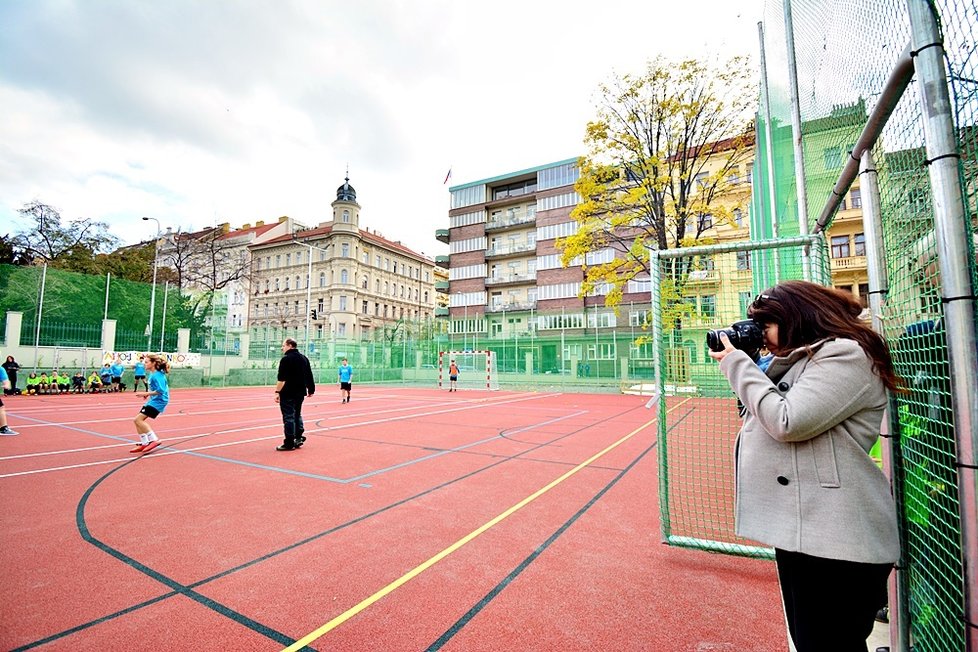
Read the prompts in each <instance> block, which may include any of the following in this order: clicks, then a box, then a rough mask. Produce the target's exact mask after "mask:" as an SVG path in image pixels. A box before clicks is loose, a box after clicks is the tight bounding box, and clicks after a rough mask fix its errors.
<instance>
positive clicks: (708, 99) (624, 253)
mask: <svg viewBox="0 0 978 652" xmlns="http://www.w3.org/2000/svg"><path fill="white" fill-rule="evenodd" d="M756 102H757V91H756V86H755V83H754V81H753V77H752V71H751V69H750V67H749V62H748V61H747V60H746V59H744V58H742V57H735V58H732V59H730V60H728V61H726V62H725V63H723V64H718V65H711V64H709V63H707V62H704V61H698V60H693V59H690V60H685V61H679V62H672V61H669V60H666V59H664V58H662V57H658V58H656V59H654V60H653V61H650V62H649V63H648V65H647V68H646V70H645V72H644V73H643V74H642V75H640V76H633V75H628V74H626V75H622V76H615V78H614V79H613V80H612V81H611V83H609V84H602V85H600V86H599V87H598V99H597V102H596V104H597V107H596V108H597V117H596V118H595V119H594V120H593V121H591V122H589V123H588V125H587V130H586V135H585V140H584V142H585V145H586V146H587V148H588V154H587V155H586V156H584V157H582V158H581V159H580V160H579V169H580V177H579V179H578V180H577V182H576V184H575V190H576V191H577V193H578V195H580V198H581V199H580V202H581V203H579V204H578V205H577V207H576V208H575V209H574V210H573V212H572V213H571V217H573V218H574V219H575V220H576V221H577V222H578V230H577V232H576V233H575V234H574V235H571V236H568V237H566V238H562V239H560V240H558V242H557V247H558V249H559V250H560V251H561V256H562V262H563V264H564V265H565V266H566V265H570V264H572V263H574V262H576V261H578V260H583V259H584V258H585V255H586V254H587V253H590V252H594V251H597V250H601V249H608V248H611V249H613V250H614V251H615V257H614V259H613V260H611V261H610V262H606V263H601V264H595V265H591V266H587V267H586V268H585V278H584V282H583V283H582V287H581V294H582V296H584V295H586V294H588V293H589V292H592V291H593V290H594V289H595V287H596V286H603V287H607V288H610V289H609V290H608V291H607V298H606V304H607V305H611V306H614V305H618V303H620V301H621V295H622V291H623V288H624V287H625V286H626V284H627V283H628V281H629V280H631V279H633V278H635V277H636V276H640V275H643V276H644V275H645V274H647V273H648V271H649V268H648V265H649V254H648V250H649V248H652V249H671V248H676V247H688V246H692V245H696V244H710V242H709V241H708V239H707V238H705V237H704V233H705V232H706V231H707V230H708V229H710V228H712V227H713V226H715V225H716V224H720V223H730V222H731V221H732V220H733V210H734V209H735V208H740V207H739V206H738V205H731V204H730V203H729V193H730V191H731V189H732V187H733V185H734V184H736V183H738V182H739V181H740V179H739V178H738V173H739V170H740V167H741V166H743V165H745V164H746V162H747V161H748V160H749V158H750V156H751V153H750V149H751V147H752V146H753V141H754V134H753V124H752V118H753V109H754V107H755V106H756ZM725 196H726V197H725ZM718 200H719V201H718ZM669 263H670V265H671V267H670V268H669V269H667V270H665V272H666V273H665V274H664V276H663V280H664V281H665V283H666V286H664V287H663V291H664V299H666V300H667V301H669V299H670V298H671V299H673V301H669V303H671V304H673V305H674V306H679V305H681V302H678V301H676V299H678V297H679V296H680V295H681V292H682V287H683V285H684V284H685V278H686V277H687V276H688V274H689V272H690V271H693V270H694V269H696V266H697V265H699V264H702V263H700V262H699V261H696V260H691V259H688V258H677V259H670V260H669ZM675 316H678V315H675Z"/></svg>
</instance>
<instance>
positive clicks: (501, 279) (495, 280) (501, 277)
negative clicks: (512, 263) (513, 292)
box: [486, 272, 537, 286]
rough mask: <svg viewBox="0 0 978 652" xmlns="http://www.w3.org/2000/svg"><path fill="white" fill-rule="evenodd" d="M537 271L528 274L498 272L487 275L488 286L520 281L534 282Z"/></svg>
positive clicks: (511, 283)
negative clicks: (493, 274)
mask: <svg viewBox="0 0 978 652" xmlns="http://www.w3.org/2000/svg"><path fill="white" fill-rule="evenodd" d="M536 279H537V274H536V272H532V273H527V274H497V275H495V276H488V277H486V286H490V285H513V284H518V283H532V282H534V281H536Z"/></svg>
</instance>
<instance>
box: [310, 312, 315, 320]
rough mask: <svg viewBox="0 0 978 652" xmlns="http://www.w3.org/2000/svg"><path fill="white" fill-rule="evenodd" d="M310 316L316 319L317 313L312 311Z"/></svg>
mask: <svg viewBox="0 0 978 652" xmlns="http://www.w3.org/2000/svg"><path fill="white" fill-rule="evenodd" d="M309 316H310V317H312V318H313V319H315V318H316V311H315V310H313V311H311V312H310V313H309Z"/></svg>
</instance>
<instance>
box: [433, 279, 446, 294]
mask: <svg viewBox="0 0 978 652" xmlns="http://www.w3.org/2000/svg"><path fill="white" fill-rule="evenodd" d="M448 286H449V282H448V281H435V292H448Z"/></svg>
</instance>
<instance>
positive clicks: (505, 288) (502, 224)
mask: <svg viewBox="0 0 978 652" xmlns="http://www.w3.org/2000/svg"><path fill="white" fill-rule="evenodd" d="M713 149H714V151H715V152H716V156H715V160H710V161H707V163H706V165H705V167H704V169H703V172H702V177H703V182H704V183H705V182H706V179H708V178H710V177H711V176H713V175H715V174H716V173H717V170H720V169H722V166H723V161H722V157H723V155H724V148H723V147H714V148H713ZM752 167H753V153H752V152H751V153H750V155H749V156H748V157H746V159H745V160H744V161H743V162H742V163H741V165H740V166H739V167H736V168H733V169H732V170H729V171H728V180H729V183H728V184H727V185H726V191H725V192H724V194H723V196H722V197H720V198H719V199H717V200H715V202H714V204H713V206H714V207H715V215H704V216H702V217H701V218H700V222H699V224H695V225H689V226H688V229H690V231H688V233H690V232H691V230H692V229H697V230H698V231H699V233H700V234H699V237H700V240H701V241H702V242H703V243H715V242H731V241H740V240H749V239H750V237H751V228H750V220H749V216H748V212H749V211H748V204H749V201H750V194H751V184H750V180H751V174H752ZM577 178H578V169H577V159H568V160H564V161H558V162H555V163H550V164H546V165H541V166H538V167H533V168H529V169H526V170H520V171H517V172H511V173H508V174H503V175H499V176H496V177H492V178H488V179H481V180H478V181H474V182H471V183H466V184H462V185H458V186H453V187H452V188H450V189H449V192H450V194H451V204H450V209H449V214H448V221H449V228H447V229H439V230H437V231H436V237H437V239H438V240H440V241H441V242H444V243H447V244H448V245H449V254H448V255H447V256H438V257H437V258H436V263H437V264H438V265H440V266H442V267H444V268H446V269H447V270H448V276H449V278H448V283H440V284H439V286H438V290H439V291H440V292H445V293H447V295H448V299H449V301H448V303H449V305H448V308H447V309H441V310H439V311H438V312H437V313H436V314H438V315H439V316H442V317H446V318H447V320H448V332H449V334H450V335H451V336H452V338H453V343H454V346H455V347H456V348H460V347H459V345H460V344H461V345H462V346H465V347H466V348H478V346H479V343H480V341H481V342H485V341H486V340H492V339H495V338H509V339H512V338H526V337H535V338H537V340H538V342H539V343H540V344H539V347H538V348H537V349H536V350H535V352H534V354H535V355H536V356H538V357H539V358H540V359H538V360H536V361H535V362H534V366H535V367H537V368H538V369H539V370H550V369H554V370H556V371H558V372H560V373H574V367H575V363H577V364H581V365H583V366H584V367H585V368H587V367H588V366H590V365H591V364H597V363H598V362H600V361H601V360H614V359H620V358H621V357H623V356H624V355H625V354H624V353H623V351H622V350H615V349H616V348H618V349H620V347H621V346H625V347H628V346H629V344H628V342H630V341H633V340H634V337H633V336H634V334H635V329H636V328H638V329H639V331H638V333H639V334H640V335H641V334H642V331H641V327H642V325H643V324H645V321H646V316H647V314H648V311H649V309H650V292H651V285H650V281H649V280H648V278H642V277H638V278H635V279H633V280H631V281H629V283H628V284H627V286H626V287H625V289H624V294H623V297H622V301H621V302H620V304H619V309H618V311H617V313H616V311H615V310H614V309H612V308H608V307H605V298H606V292H607V289H608V288H601V287H599V288H597V289H596V291H595V292H593V293H592V294H590V295H588V296H585V297H581V296H580V293H581V286H582V281H583V280H584V269H583V267H582V264H584V265H593V264H600V263H603V262H608V261H610V260H612V259H613V257H614V256H615V252H614V251H613V250H612V249H610V248H608V249H603V250H599V251H594V252H591V253H589V254H587V256H586V257H585V259H584V260H579V261H575V263H574V264H572V265H570V266H568V267H563V266H562V265H561V262H560V253H559V251H558V249H557V247H556V240H557V238H560V237H565V236H568V235H571V234H573V233H575V232H576V229H577V223H576V222H575V221H574V220H573V219H572V218H571V217H570V213H571V211H572V210H573V208H574V207H575V206H576V205H577V203H578V202H579V201H580V198H579V196H578V195H577V193H576V192H575V191H574V183H575V181H576V180H577ZM697 182H698V181H697ZM850 195H851V196H850V197H848V198H847V200H848V202H849V203H848V204H847V205H846V206H845V207H844V210H843V211H842V212H840V214H839V216H838V218H837V220H836V223H834V224H833V226H832V228H831V229H830V230H829V233H828V237H829V241H830V244H831V246H832V250H831V256H832V259H831V269H832V275H833V283H834V284H835V285H836V286H837V287H842V288H844V289H850V290H851V291H853V293H854V294H856V295H857V296H858V295H862V296H863V297H864V296H865V287H866V285H865V284H866V266H865V256H864V251H863V244H864V240H863V238H862V233H861V231H862V229H861V224H862V220H861V211H860V210H859V190H858V188H856V189H853V190H852V192H851V194H850ZM731 256H736V261H735V266H733V269H734V271H733V272H732V273H726V274H721V273H720V272H719V270H718V269H717V268H716V267H715V266H714V263H715V261H714V260H711V259H705V260H702V261H699V263H698V264H699V265H700V268H699V269H697V270H696V271H694V272H691V273H690V274H689V277H688V280H687V281H686V283H685V290H686V292H687V293H688V295H689V296H688V297H687V301H689V303H690V305H691V309H692V310H691V313H692V315H691V316H690V317H689V318H688V319H684V323H683V326H684V327H693V328H702V327H710V328H714V327H716V326H717V325H718V320H721V321H723V320H728V321H733V320H736V319H740V318H742V315H743V313H744V311H745V310H746V306H747V304H748V303H749V302H750V300H751V298H752V297H753V293H754V288H753V287H752V273H751V269H750V266H751V256H750V255H749V253H747V252H741V253H738V254H731ZM720 305H725V306H729V307H731V310H729V311H728V312H730V314H726V313H722V312H721V311H719V309H718V306H720ZM724 323H728V322H727V321H725V322H724ZM616 331H619V332H621V334H622V335H626V333H627V337H624V338H623V339H622V340H621V342H620V343H618V344H608V343H607V342H604V341H602V340H601V338H600V337H598V336H599V335H609V336H611V335H614V334H615V332H616ZM551 335H552V336H559V341H555V342H552V343H549V344H548V343H546V340H547V338H548V336H551ZM699 339H702V338H696V337H693V338H692V340H693V341H691V342H686V341H685V340H684V342H683V346H691V347H696V348H699V347H700V346H701V344H702V342H699V343H696V342H697V341H698V340H699ZM589 342H593V346H592V344H591V343H589ZM636 348H638V349H643V347H635V346H632V350H631V351H630V352H628V357H629V358H630V359H631V360H633V361H634V360H635V359H636V358H641V357H643V356H645V357H647V358H651V352H650V351H648V350H644V349H643V350H636ZM625 351H628V349H627V348H626V349H625ZM516 355H517V357H516V359H512V360H510V362H511V363H512V364H513V365H514V367H516V368H520V366H521V365H522V362H523V361H522V360H520V359H519V355H521V354H520V353H517V354H516ZM694 358H695V356H694ZM592 360H594V361H595V362H594V363H592V362H591V361H592ZM579 371H580V370H578V373H579Z"/></svg>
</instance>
